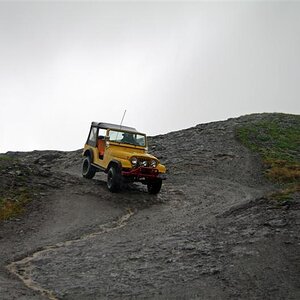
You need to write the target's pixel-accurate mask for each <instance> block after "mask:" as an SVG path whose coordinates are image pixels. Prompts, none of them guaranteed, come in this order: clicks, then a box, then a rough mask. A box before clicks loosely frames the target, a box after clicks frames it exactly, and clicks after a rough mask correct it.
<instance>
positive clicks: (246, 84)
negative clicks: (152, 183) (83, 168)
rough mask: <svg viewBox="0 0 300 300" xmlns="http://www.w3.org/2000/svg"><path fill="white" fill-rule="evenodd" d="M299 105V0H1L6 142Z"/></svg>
mask: <svg viewBox="0 0 300 300" xmlns="http://www.w3.org/2000/svg"><path fill="white" fill-rule="evenodd" d="M125 109H127V114H126V117H125V120H124V125H129V126H133V127H136V128H137V129H138V130H140V131H143V132H146V133H147V134H148V135H156V134H160V133H167V132H169V131H174V130H178V129H183V128H187V127H191V126H194V125H196V124H199V123H205V122H210V121H215V120H224V119H227V118H230V117H234V116H240V115H243V114H249V113H253V112H287V113H294V114H299V113H300V3H296V2H294V3H287V2H266V3H262V2H232V3H224V2H221V3H216V2H214V3H207V2H191V3H186V2H181V3H178V2H177V3H172V2H165V3H162V2H152V3H145V2H142V3H137V2H128V3H126V2H119V3H117V2H115V3H105V2H91V3H87V2H77V3H75V2H70V1H68V2H52V3H46V2H15V3H12V2H10V3H9V2H7V3H5V2H0V152H6V151H9V150H23V151H24V150H34V149H59V150H75V149H78V148H81V147H82V146H83V144H84V142H85V140H86V137H87V134H88V130H89V126H90V123H91V121H106V122H111V123H119V122H120V121H121V118H122V115H123V112H124V110H125Z"/></svg>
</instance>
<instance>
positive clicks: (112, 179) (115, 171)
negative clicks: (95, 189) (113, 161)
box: [107, 165, 121, 193]
mask: <svg viewBox="0 0 300 300" xmlns="http://www.w3.org/2000/svg"><path fill="white" fill-rule="evenodd" d="M107 187H108V189H109V190H110V191H111V192H113V193H115V192H118V191H120V189H121V172H120V170H119V168H118V167H117V166H116V165H112V166H111V167H110V168H109V170H108V173H107Z"/></svg>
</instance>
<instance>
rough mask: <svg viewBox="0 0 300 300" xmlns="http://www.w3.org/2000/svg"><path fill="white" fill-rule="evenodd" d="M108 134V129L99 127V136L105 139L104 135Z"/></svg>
mask: <svg viewBox="0 0 300 300" xmlns="http://www.w3.org/2000/svg"><path fill="white" fill-rule="evenodd" d="M105 136H106V129H101V128H100V129H99V132H98V138H99V139H101V140H103V139H104V137H105Z"/></svg>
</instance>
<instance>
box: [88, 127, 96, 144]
mask: <svg viewBox="0 0 300 300" xmlns="http://www.w3.org/2000/svg"><path fill="white" fill-rule="evenodd" d="M96 141H97V127H92V129H91V132H90V136H89V139H88V144H89V145H91V146H93V147H96Z"/></svg>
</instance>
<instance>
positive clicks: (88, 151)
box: [83, 149, 94, 162]
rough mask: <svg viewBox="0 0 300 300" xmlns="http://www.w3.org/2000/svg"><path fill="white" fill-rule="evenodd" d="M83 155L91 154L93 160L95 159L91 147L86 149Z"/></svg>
mask: <svg viewBox="0 0 300 300" xmlns="http://www.w3.org/2000/svg"><path fill="white" fill-rule="evenodd" d="M83 156H89V157H90V158H91V161H92V162H93V161H94V153H93V151H92V150H91V149H87V150H85V151H84V153H83Z"/></svg>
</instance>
